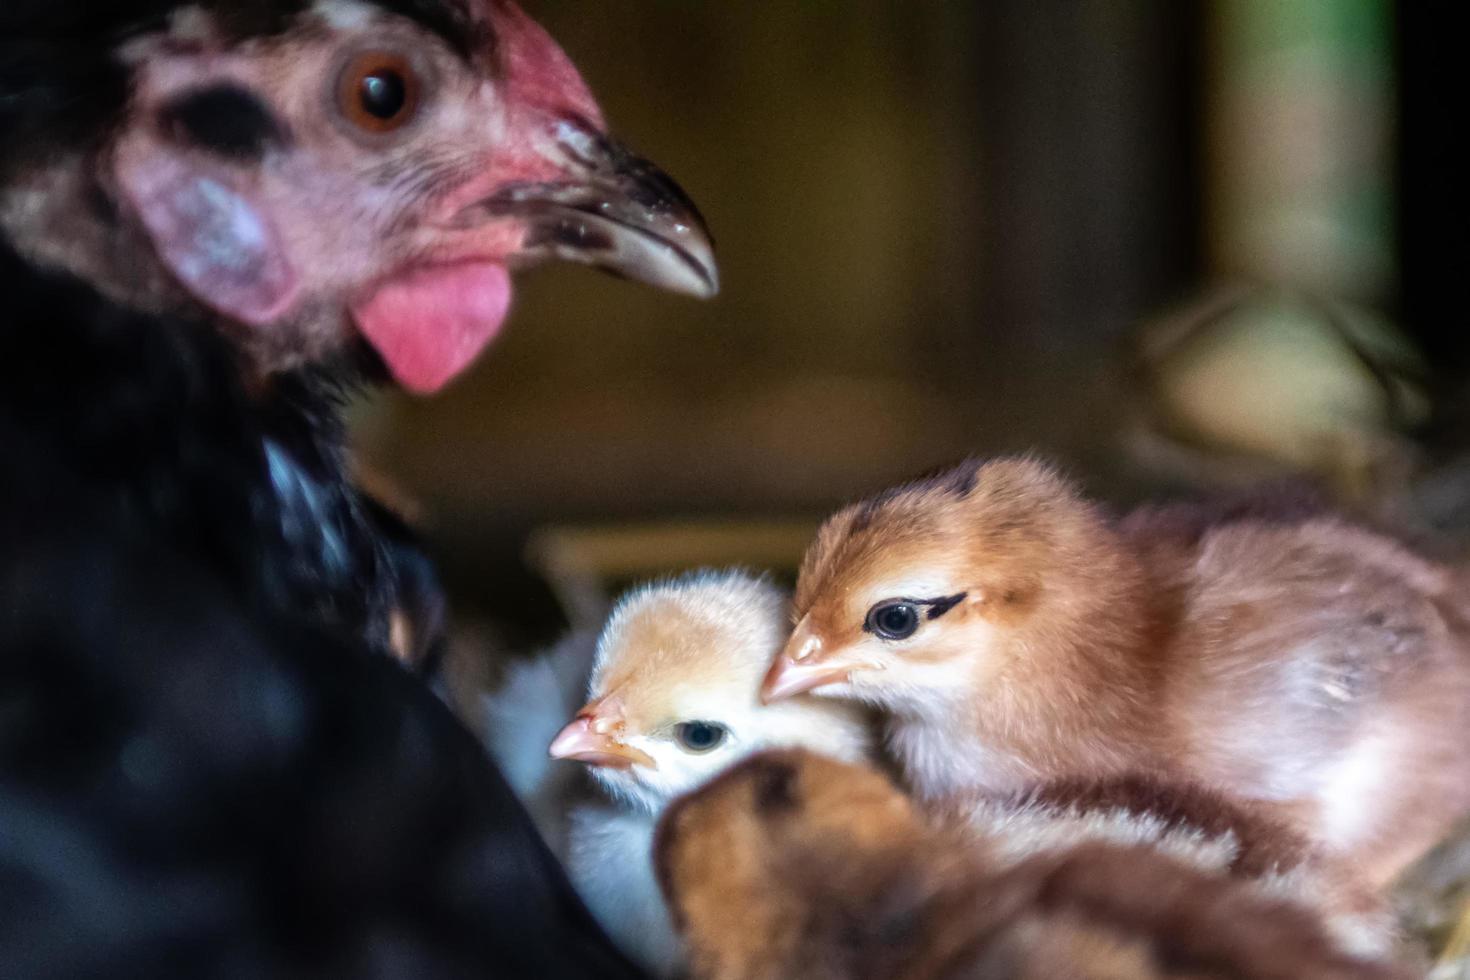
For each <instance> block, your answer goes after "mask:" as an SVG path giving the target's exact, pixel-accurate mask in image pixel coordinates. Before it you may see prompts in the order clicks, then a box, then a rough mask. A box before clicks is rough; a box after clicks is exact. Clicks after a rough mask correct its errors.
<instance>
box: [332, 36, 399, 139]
mask: <svg viewBox="0 0 1470 980" xmlns="http://www.w3.org/2000/svg"><path fill="white" fill-rule="evenodd" d="M418 103H419V79H418V75H417V74H415V72H414V70H413V66H412V65H410V64H409V63H408V60H407V59H405V58H403V57H400V56H399V55H394V54H382V53H374V54H365V55H359V56H358V57H357V58H354V59H353V61H352V63H351V64H349V65H348V66H347V68H346V69H345V70H344V71H343V72H342V78H341V80H340V81H339V82H338V84H337V106H338V108H339V109H340V110H341V112H342V114H343V115H344V116H346V117H347V119H348V121H349V122H351V123H353V124H354V125H356V126H358V127H359V128H360V129H365V130H367V131H369V132H374V133H386V132H390V131H392V130H394V129H397V128H398V127H400V126H402V125H404V124H405V123H407V122H408V121H409V120H410V119H412V118H413V116H414V113H415V111H416V110H417V109H418Z"/></svg>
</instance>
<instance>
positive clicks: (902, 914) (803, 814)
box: [656, 752, 1407, 980]
mask: <svg viewBox="0 0 1470 980" xmlns="http://www.w3.org/2000/svg"><path fill="white" fill-rule="evenodd" d="M998 832H999V833H1001V834H1002V836H1003V835H1004V832H1003V831H998ZM996 843H997V842H996V841H995V840H992V839H990V838H986V837H982V838H980V839H979V840H975V839H973V838H971V839H967V838H964V837H962V836H958V835H956V834H954V833H953V832H951V831H950V830H948V829H946V828H935V827H931V826H929V825H928V824H926V823H925V821H924V820H923V819H921V817H920V815H919V814H918V812H917V811H916V810H915V808H914V807H913V806H911V805H910V803H909V801H908V800H907V798H905V797H904V796H903V795H902V794H901V793H900V792H898V791H897V790H896V789H895V788H894V787H893V786H892V785H890V784H889V783H888V781H887V780H886V779H884V778H883V777H882V776H880V775H878V774H876V773H874V772H872V771H870V770H866V769H862V768H858V767H854V766H850V765H844V764H841V763H837V762H834V761H831V760H827V759H823V758H820V757H818V756H815V755H813V754H811V753H806V752H772V753H764V754H762V755H760V756H757V757H755V758H753V759H749V760H747V761H745V762H744V763H742V764H741V765H739V766H737V767H736V768H734V769H733V770H731V771H729V772H727V773H726V774H724V775H723V776H721V777H719V778H718V779H717V780H715V781H714V782H713V783H711V784H710V785H708V786H706V787H705V788H703V789H702V790H700V791H699V792H697V793H695V794H693V795H691V796H688V797H685V798H684V799H683V800H681V801H679V802H678V803H676V804H675V805H674V806H672V807H670V808H669V810H668V812H667V813H666V815H665V817H664V820H663V822H662V823H661V825H660V828H659V833H658V839H657V845H656V858H657V862H658V872H659V879H660V882H661V884H662V886H663V888H664V890H665V894H666V895H667V896H668V898H669V901H670V905H671V907H672V908H673V909H674V912H675V915H676V917H677V919H678V921H679V924H680V928H681V930H682V931H683V933H684V935H685V936H686V938H687V940H688V942H689V945H690V951H691V965H692V971H693V975H694V976H695V977H696V978H700V980H774V978H789V977H802V978H804V980H866V978H879V977H882V978H885V980H887V978H892V980H939V978H955V980H958V978H961V977H965V978H972V980H975V978H992V977H993V978H1002V977H1004V978H1022V980H1026V978H1035V980H1041V978H1058V980H1059V978H1081V980H1087V978H1092V980H1116V978H1156V980H1164V978H1185V977H1189V978H1198V977H1206V976H1208V977H1213V978H1227V977H1228V978H1277V977H1279V978H1288V977H1292V978H1296V977H1306V976H1311V977H1323V978H1328V977H1342V978H1347V977H1357V978H1368V977H1385V978H1386V977H1393V976H1401V975H1402V976H1407V974H1406V973H1404V974H1400V973H1398V972H1397V971H1395V969H1394V968H1393V967H1392V966H1391V965H1389V964H1388V963H1387V961H1384V960H1369V959H1364V958H1359V957H1355V956H1353V955H1350V954H1348V953H1346V952H1344V951H1342V950H1341V949H1339V948H1338V947H1337V946H1336V945H1335V944H1334V941H1333V939H1332V937H1331V936H1330V934H1329V933H1328V932H1327V931H1326V930H1325V929H1324V928H1323V927H1322V925H1321V923H1320V921H1319V919H1318V917H1317V915H1316V914H1315V913H1314V912H1313V911H1312V910H1311V909H1310V908H1308V907H1307V906H1304V905H1300V904H1297V903H1293V902H1288V901H1283V900H1281V899H1279V898H1275V897H1272V896H1271V895H1270V894H1269V893H1268V892H1267V891H1266V890H1264V889H1263V887H1261V886H1260V885H1258V884H1256V883H1253V882H1250V881H1248V880H1241V879H1239V878H1236V877H1231V876H1230V875H1227V874H1219V873H1215V874H1208V873H1204V872H1202V871H1199V870H1196V869H1195V868H1191V867H1190V866H1188V865H1187V864H1185V863H1183V862H1181V861H1178V860H1175V859H1173V858H1170V857H1168V856H1165V855H1164V854H1162V853H1160V852H1159V851H1158V850H1156V849H1154V848H1152V847H1149V846H1139V845H1136V844H1135V845H1131V846H1122V845H1118V844H1111V843H1103V842H1098V841H1096V840H1087V841H1085V842H1083V843H1081V844H1078V845H1072V846H1068V847H1065V848H1063V849H1061V850H1059V851H1058V852H1056V853H1047V854H1037V855H1035V856H1031V857H1029V858H1025V859H1022V860H1016V861H1012V862H1011V863H1009V864H1007V863H1005V862H1002V861H998V860H996V858H995V856H994V854H993V850H994V847H995V845H996Z"/></svg>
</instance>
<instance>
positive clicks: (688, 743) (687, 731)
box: [674, 721, 730, 752]
mask: <svg viewBox="0 0 1470 980" xmlns="http://www.w3.org/2000/svg"><path fill="white" fill-rule="evenodd" d="M729 734H730V731H729V729H727V728H726V727H725V726H724V725H717V724H715V723H714V722H712V721H685V722H680V723H679V724H678V725H675V726H674V737H675V738H677V739H678V740H679V745H680V746H681V747H682V748H684V749H685V750H686V751H689V752H708V751H710V750H711V749H715V748H718V747H719V746H720V744H721V743H722V742H724V741H725V736H727V735H729Z"/></svg>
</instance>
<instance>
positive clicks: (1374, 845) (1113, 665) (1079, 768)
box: [763, 459, 1470, 883]
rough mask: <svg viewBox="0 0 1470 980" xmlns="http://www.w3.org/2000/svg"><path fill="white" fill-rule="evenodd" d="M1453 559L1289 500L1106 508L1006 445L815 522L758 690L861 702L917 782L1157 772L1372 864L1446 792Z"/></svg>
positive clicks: (1397, 865) (1457, 624)
mask: <svg viewBox="0 0 1470 980" xmlns="http://www.w3.org/2000/svg"><path fill="white" fill-rule="evenodd" d="M1466 595H1467V592H1466V589H1465V582H1464V580H1463V579H1462V578H1461V577H1460V576H1459V575H1457V574H1456V573H1455V571H1454V570H1452V569H1450V568H1448V567H1445V566H1442V565H1438V564H1435V563H1434V562H1431V561H1429V560H1427V559H1424V558H1422V557H1420V556H1418V555H1416V554H1414V553H1412V552H1410V551H1409V550H1408V549H1407V548H1405V547H1404V546H1402V545H1400V544H1399V543H1397V542H1395V541H1394V540H1391V539H1389V538H1387V537H1385V536H1383V535H1381V534H1378V533H1375V532H1373V531H1370V530H1368V529H1365V528H1362V527H1357V526H1354V525H1352V524H1350V523H1348V522H1347V521H1345V520H1343V519H1342V518H1339V517H1336V516H1334V515H1332V514H1330V513H1327V512H1322V511H1314V510H1312V509H1311V508H1304V507H1302V506H1300V505H1298V504H1296V503H1293V502H1288V503H1286V504H1283V505H1282V506H1279V507H1278V506H1274V505H1273V504H1272V503H1271V502H1265V503H1262V504H1260V505H1247V506H1239V507H1233V508H1220V509H1217V510H1213V511H1212V510H1210V509H1208V508H1203V507H1201V508H1195V509H1188V508H1186V509H1181V508H1177V507H1176V508H1169V509H1164V510H1143V511H1140V512H1138V513H1135V514H1133V515H1130V516H1129V517H1128V518H1127V519H1125V520H1124V521H1122V522H1112V521H1110V520H1109V519H1108V518H1107V517H1105V516H1104V515H1103V514H1102V513H1101V512H1100V511H1099V510H1098V509H1097V508H1096V507H1094V506H1093V505H1092V504H1090V503H1089V502H1087V501H1086V500H1085V499H1083V498H1082V496H1081V495H1080V494H1079V492H1078V491H1077V489H1076V488H1075V487H1073V486H1072V485H1071V484H1070V483H1069V482H1067V481H1066V480H1064V479H1062V478H1061V477H1060V476H1058V475H1057V474H1056V473H1055V472H1054V471H1053V470H1051V469H1050V468H1049V467H1047V466H1045V465H1043V464H1041V463H1039V462H1036V461H1034V460H1031V459H1001V460H997V461H993V462H988V463H983V464H977V463H974V462H971V463H966V464H964V465H962V466H960V467H959V468H957V469H955V470H953V471H950V472H948V473H945V474H943V475H941V476H938V477H936V478H933V479H929V480H925V481H922V482H918V483H914V484H910V485H907V486H903V487H899V488H897V489H895V490H891V491H888V492H886V493H884V494H881V495H879V496H877V497H875V498H873V499H871V500H868V501H866V502H863V503H860V504H857V505H854V506H851V507H849V508H847V509H845V510H843V511H841V512H840V513H838V514H837V515H836V516H835V517H833V518H832V519H831V520H829V521H828V522H827V523H826V525H824V526H823V528H822V529H821V531H820V532H819V534H818V537H817V540H816V542H815V543H814V544H813V545H812V547H811V549H810V550H809V551H808V553H807V555H806V558H805V560H804V563H803V566H802V571H801V576H800V580H799V582H798V584H797V594H796V601H795V612H796V614H797V616H798V622H797V625H796V628H795V630H794V632H793V635H792V637H791V639H790V641H789V643H788V644H787V646H786V648H785V650H784V651H783V652H782V654H781V655H780V656H779V657H778V658H777V659H776V660H775V662H774V663H773V665H772V668H771V671H770V673H769V674H768V676H767V678H766V681H765V684H764V687H763V696H764V697H765V698H766V699H768V700H771V701H778V700H779V699H781V698H783V697H786V696H788V695H791V694H794V693H797V692H804V691H815V692H816V693H818V694H823V695H827V696H830V697H834V698H838V699H842V700H847V701H852V702H862V703H867V704H871V705H876V706H878V707H880V708H881V709H883V711H884V712H885V713H886V716H887V737H888V741H889V744H890V746H891V748H892V749H893V751H894V754H895V756H896V758H897V760H898V762H899V764H900V767H901V769H902V772H903V775H904V777H905V779H906V780H907V781H908V782H909V783H910V784H911V785H912V787H913V788H914V789H915V790H916V792H917V793H918V794H919V795H920V796H921V797H923V798H925V799H942V798H944V797H945V796H947V795H950V794H955V793H967V792H971V791H976V790H980V791H990V792H998V793H1002V794H1004V793H1009V792H1014V791H1016V790H1018V789H1021V788H1023V787H1025V786H1027V785H1030V784H1033V783H1035V782H1036V781H1038V780H1043V779H1048V778H1054V777H1061V776H1074V775H1087V776H1093V777H1096V776H1101V775H1105V774H1109V773H1121V772H1129V771H1154V772H1172V773H1176V774H1181V775H1184V776H1188V777H1189V778H1192V779H1194V780H1197V781H1199V782H1202V783H1205V784H1208V785H1212V786H1217V787H1220V788H1222V789H1224V790H1225V791H1227V792H1228V793H1229V794H1230V795H1232V796H1234V797H1237V798H1241V799H1245V800H1253V801H1258V802H1260V803H1263V804H1269V805H1271V806H1272V807H1274V808H1275V809H1276V810H1277V811H1278V815H1279V816H1281V817H1282V818H1283V819H1287V820H1289V821H1290V822H1291V823H1292V824H1293V825H1294V826H1295V827H1296V828H1297V829H1299V830H1300V831H1301V832H1302V833H1304V834H1305V835H1306V836H1307V837H1309V838H1310V839H1311V840H1313V841H1314V842H1317V843H1319V844H1320V845H1322V846H1324V847H1326V848H1328V849H1329V850H1331V851H1334V852H1337V853H1339V854H1343V855H1350V856H1351V857H1352V858H1353V859H1355V860H1357V861H1359V862H1361V863H1362V866H1363V867H1364V869H1365V871H1366V873H1367V874H1368V876H1369V878H1370V880H1372V881H1374V882H1375V883H1383V882H1387V881H1388V880H1390V879H1391V878H1392V877H1393V876H1394V875H1395V874H1396V873H1397V872H1398V871H1399V870H1401V869H1402V868H1403V867H1404V866H1406V865H1407V864H1409V863H1410V862H1412V861H1413V860H1414V858H1415V857H1416V856H1417V855H1419V854H1421V853H1422V852H1423V851H1424V850H1425V849H1427V848H1428V847H1429V846H1431V845H1432V844H1433V843H1434V841H1435V840H1436V839H1438V838H1439V837H1440V836H1441V835H1442V834H1443V833H1444V832H1445V830H1446V829H1447V828H1448V827H1449V826H1451V825H1452V823H1453V821H1454V819H1455V818H1456V817H1457V816H1458V815H1460V814H1462V813H1464V812H1465V811H1466V810H1467V809H1470V760H1467V757H1466V755H1465V753H1464V751H1463V745H1462V743H1463V739H1462V737H1461V734H1460V733H1462V732H1463V731H1464V730H1465V727H1466V724H1467V722H1470V647H1467V642H1466V640H1467V612H1470V606H1467V604H1466V602H1465V599H1464V597H1465V596H1466Z"/></svg>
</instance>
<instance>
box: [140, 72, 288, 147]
mask: <svg viewBox="0 0 1470 980" xmlns="http://www.w3.org/2000/svg"><path fill="white" fill-rule="evenodd" d="M162 123H163V127H164V130H165V131H166V132H167V133H168V134H169V136H170V137H171V138H173V139H174V140H177V141H178V142H180V143H187V144H191V145H193V146H197V147H198V148H200V149H202V150H207V151H209V152H210V153H215V154H218V155H219V156H223V157H229V158H231V159H235V160H258V159H260V158H261V157H263V156H264V155H265V154H266V151H267V150H270V149H272V148H274V147H277V146H281V145H283V144H285V143H286V141H287V136H286V133H285V131H284V130H283V129H282V127H281V124H280V123H279V122H278V121H277V120H276V117H275V115H274V114H273V113H272V112H271V110H270V108H269V107H268V106H266V104H265V103H264V102H262V101H261V100H260V99H259V98H258V97H256V95H255V94H254V93H252V92H250V91H248V90H246V89H244V88H241V87H239V86H236V85H215V86H211V87H209V88H204V89H197V90H195V91H193V92H190V93H188V94H187V95H183V96H180V97H179V98H178V99H175V100H174V101H173V102H171V103H170V104H169V105H167V106H166V107H164V109H163V113H162Z"/></svg>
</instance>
